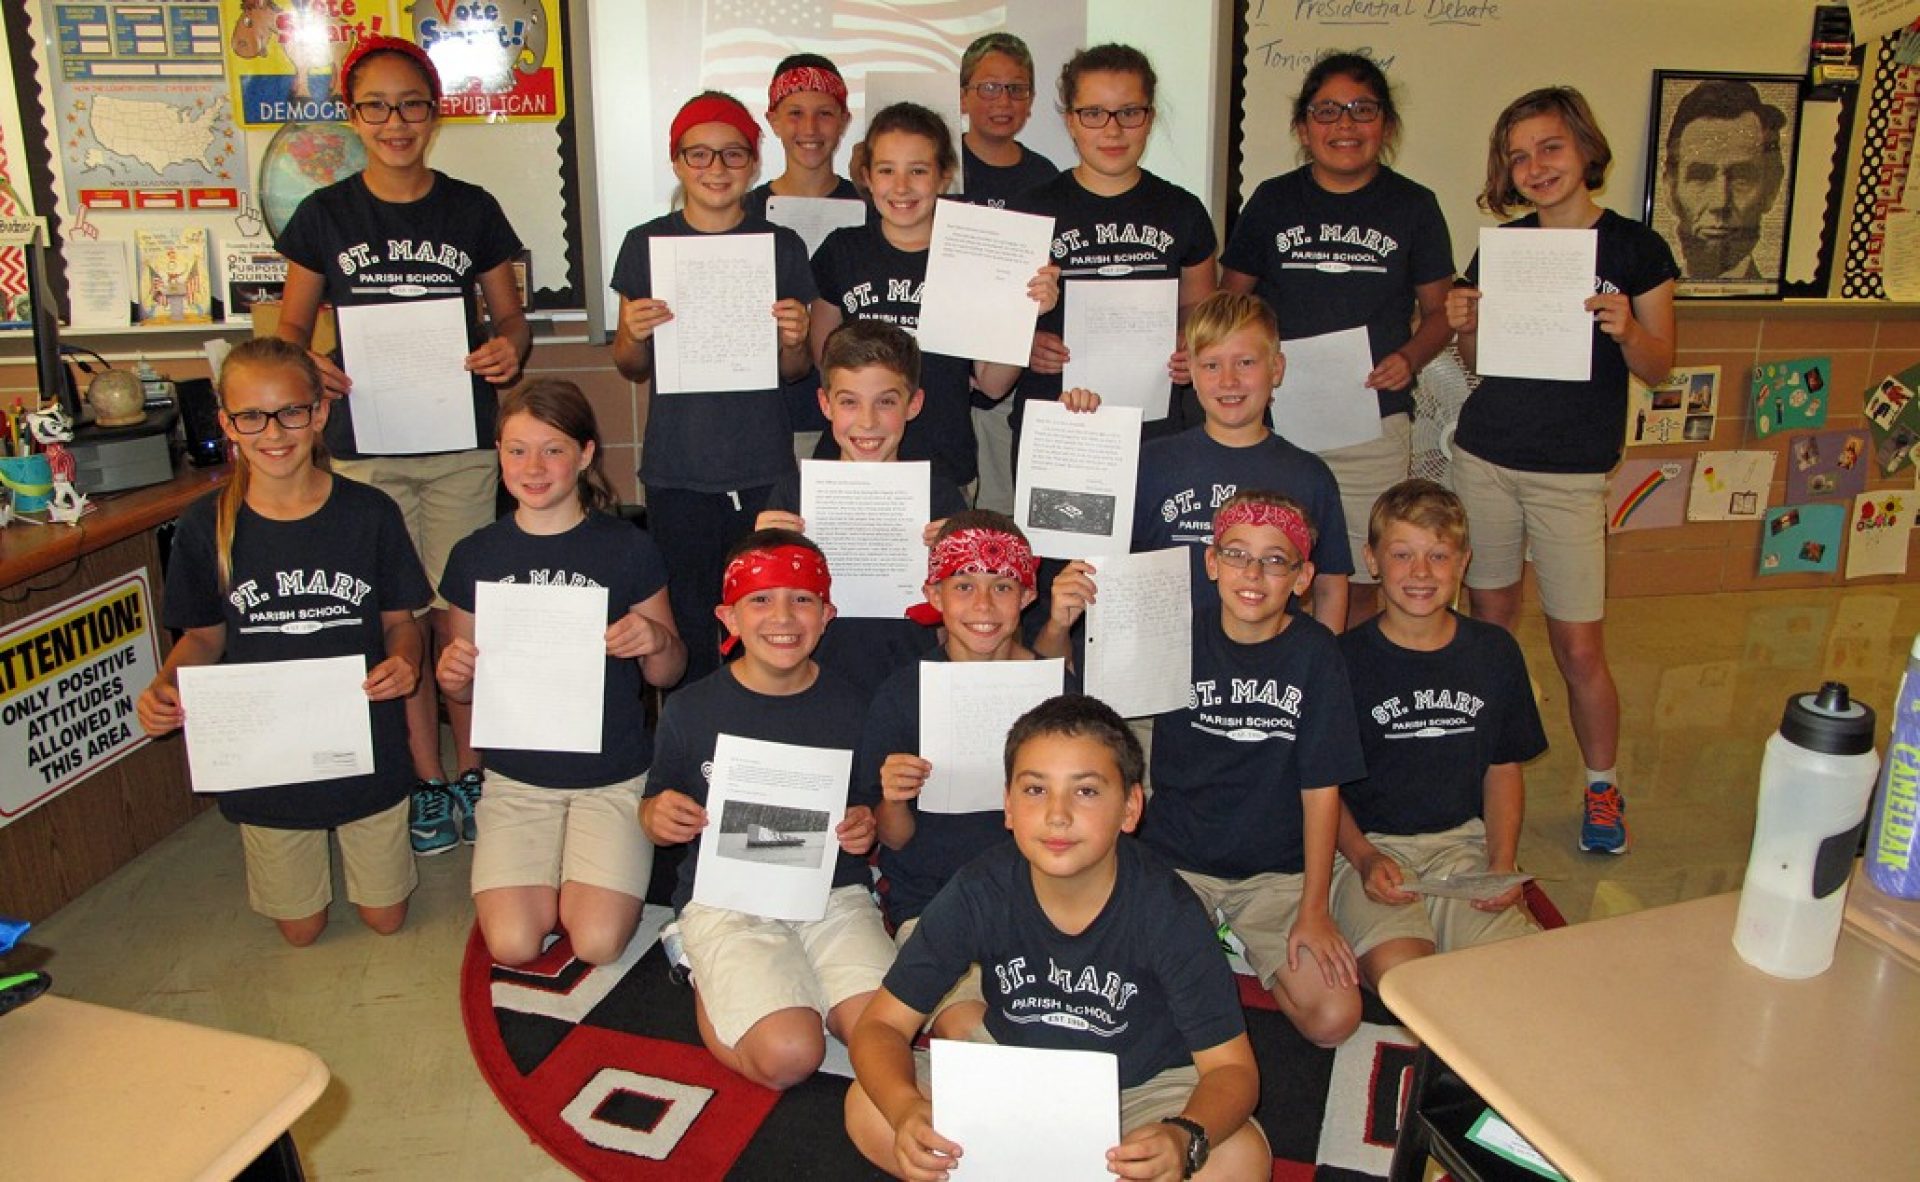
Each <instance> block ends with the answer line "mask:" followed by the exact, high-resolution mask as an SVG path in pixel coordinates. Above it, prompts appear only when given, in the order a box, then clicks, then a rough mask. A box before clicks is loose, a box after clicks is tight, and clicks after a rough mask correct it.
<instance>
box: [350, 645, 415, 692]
mask: <svg viewBox="0 0 1920 1182" xmlns="http://www.w3.org/2000/svg"><path fill="white" fill-rule="evenodd" d="M419 684H420V667H419V666H418V665H416V664H414V663H413V662H412V661H411V660H408V659H407V658H406V657H404V656H402V655H400V654H398V653H395V654H394V655H393V656H391V657H388V658H387V659H386V660H384V661H382V662H380V663H379V664H378V665H375V666H374V667H373V668H372V669H371V670H369V671H368V673H367V679H366V681H364V682H362V683H361V688H363V689H365V690H366V691H367V700H368V701H369V702H387V701H391V700H393V699H394V698H404V697H406V696H407V695H409V694H411V693H413V689H414V687H415V686H417V685H419Z"/></svg>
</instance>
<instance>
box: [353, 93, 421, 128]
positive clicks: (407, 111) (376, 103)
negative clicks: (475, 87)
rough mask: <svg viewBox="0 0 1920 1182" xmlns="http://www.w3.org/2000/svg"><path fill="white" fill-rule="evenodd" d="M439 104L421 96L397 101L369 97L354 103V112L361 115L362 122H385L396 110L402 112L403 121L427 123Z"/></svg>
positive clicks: (401, 120) (401, 118)
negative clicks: (383, 100)
mask: <svg viewBox="0 0 1920 1182" xmlns="http://www.w3.org/2000/svg"><path fill="white" fill-rule="evenodd" d="M437 105H438V104H436V103H435V102H434V101H433V100H432V99H421V98H412V99H401V100H400V101H399V102H397V103H389V102H382V101H381V100H380V99H368V100H367V101H365V102H363V103H355V104H353V113H354V114H355V115H358V116H359V117H360V122H362V123H385V122H386V121H387V120H388V119H390V118H392V117H393V113H394V112H395V111H398V112H400V122H402V123H425V122H426V121H427V116H429V115H431V114H433V111H434V108H435V107H436V106H437Z"/></svg>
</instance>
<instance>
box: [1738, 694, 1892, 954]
mask: <svg viewBox="0 0 1920 1182" xmlns="http://www.w3.org/2000/svg"><path fill="white" fill-rule="evenodd" d="M1879 770H1880V760H1879V758H1878V757H1877V756H1875V755H1874V753H1873V711H1872V710H1870V709H1868V708H1867V707H1866V706H1863V705H1861V704H1860V703H1858V702H1855V701H1852V700H1850V699H1849V698H1848V697H1847V687H1846V686H1844V685H1842V684H1840V683H1839V682H1837V681H1829V682H1827V683H1826V684H1825V685H1822V686H1821V687H1820V689H1819V691H1818V692H1817V693H1810V694H1795V695H1794V696H1793V697H1791V698H1788V699H1787V710H1786V714H1785V716H1784V717H1782V718H1781V720H1780V730H1779V731H1778V732H1777V733H1776V734H1774V735H1773V736H1772V737H1770V738H1769V739H1768V740H1767V753H1766V758H1765V759H1764V760H1762V761H1761V764H1760V807H1759V810H1758V814H1757V815H1756V816H1755V818H1754V825H1753V853H1752V856H1751V857H1750V858H1749V859H1748V861H1747V878H1746V883H1745V884H1744V885H1743V886H1742V887H1741V888H1740V911H1739V915H1738V916H1737V917H1736V918H1735V920H1734V924H1733V946H1734V948H1735V950H1736V951H1738V952H1739V953H1740V958H1741V959H1742V960H1744V961H1746V962H1747V963H1748V964H1750V965H1752V966H1753V967H1755V968H1757V969H1760V970H1762V971H1764V972H1768V973H1772V974H1773V975H1774V976H1776V977H1791V978H1800V977H1814V976H1818V975H1819V974H1821V973H1824V972H1826V971H1827V968H1828V966H1829V965H1831V964H1832V963H1833V949H1834V945H1835V944H1836V943H1838V942H1839V939H1840V922H1841V919H1842V917H1843V912H1844V911H1845V908H1846V902H1847V891H1846V886H1847V876H1848V875H1849V874H1850V873H1851V872H1852V870H1853V855H1854V851H1855V850H1857V849H1858V848H1859V846H1860V827H1861V825H1863V824H1864V823H1865V821H1866V814H1867V798H1868V797H1869V796H1870V795H1871V794H1872V792H1873V781H1874V776H1875V774H1876V773H1877V772H1879Z"/></svg>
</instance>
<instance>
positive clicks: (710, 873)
mask: <svg viewBox="0 0 1920 1182" xmlns="http://www.w3.org/2000/svg"><path fill="white" fill-rule="evenodd" d="M852 774H853V752H851V751H845V750H834V749H830V748H825V747H796V746H794V745H792V744H790V743H765V742H762V741H760V740H758V739H743V738H741V737H739V736H738V735H721V736H720V738H719V740H718V741H717V742H716V743H715V744H714V746H713V775H712V776H711V777H710V778H709V779H708V781H707V817H708V818H709V821H708V824H707V831H706V833H705V834H703V835H702V837H701V839H700V861H699V863H698V866H697V867H696V869H695V871H694V875H693V901H694V902H696V903H705V904H706V905H708V906H709V907H724V908H726V909H727V910H729V911H744V912H746V913H747V914H749V915H758V916H762V917H764V918H766V919H785V920H792V921H793V922H796V923H810V922H812V921H813V920H816V919H820V918H822V917H824V916H825V915H826V913H827V894H828V892H829V891H831V890H832V887H833V864H834V859H835V858H836V857H837V856H838V854H839V852H840V845H839V839H838V838H836V837H835V836H834V833H833V831H834V828H835V826H837V825H839V824H840V819H841V817H843V816H845V815H846V811H847V781H848V780H849V778H850V777H851V776H852Z"/></svg>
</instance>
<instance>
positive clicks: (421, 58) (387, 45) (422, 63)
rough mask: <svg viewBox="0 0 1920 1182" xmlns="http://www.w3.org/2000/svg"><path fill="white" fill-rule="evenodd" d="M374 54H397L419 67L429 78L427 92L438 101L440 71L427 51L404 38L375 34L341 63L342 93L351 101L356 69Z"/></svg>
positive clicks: (358, 43)
mask: <svg viewBox="0 0 1920 1182" xmlns="http://www.w3.org/2000/svg"><path fill="white" fill-rule="evenodd" d="M373 53H397V54H399V55H400V56H401V57H404V58H406V59H407V60H408V61H410V62H412V63H413V64H414V65H416V66H419V67H420V72H421V73H422V74H425V75H426V76H427V92H428V93H429V94H431V95H433V97H434V98H436V99H437V98H439V97H440V71H439V70H437V69H435V68H434V65H433V59H432V58H430V57H428V56H427V51H426V50H424V49H422V48H420V47H419V46H418V45H415V44H414V43H413V42H411V41H408V40H405V39H404V38H401V37H382V36H380V35H379V34H378V33H375V34H373V35H371V36H367V37H362V38H360V39H359V40H358V41H356V42H354V45H353V50H352V52H350V53H348V54H347V58H346V60H345V61H343V62H341V63H340V93H341V94H342V95H345V96H346V97H347V99H348V100H349V101H351V100H352V98H353V81H352V79H353V71H354V67H356V66H358V65H359V64H360V63H361V61H362V60H364V59H365V58H366V57H367V55H368V54H373Z"/></svg>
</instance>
